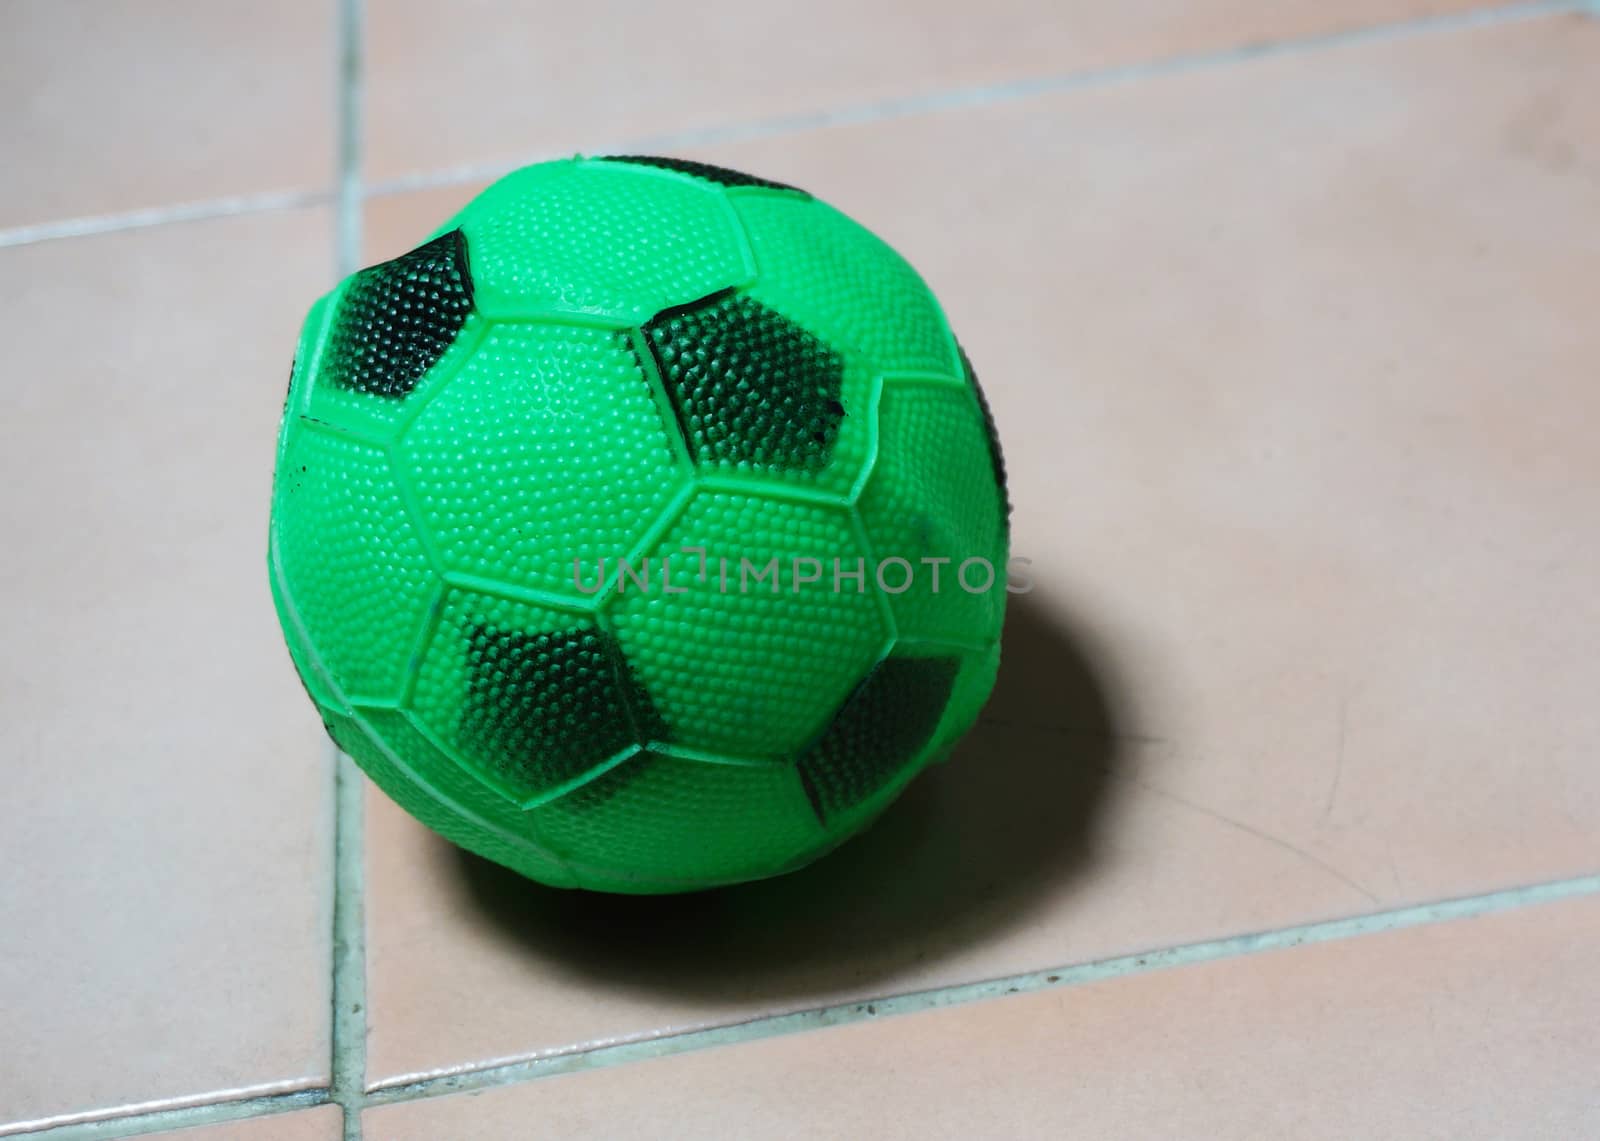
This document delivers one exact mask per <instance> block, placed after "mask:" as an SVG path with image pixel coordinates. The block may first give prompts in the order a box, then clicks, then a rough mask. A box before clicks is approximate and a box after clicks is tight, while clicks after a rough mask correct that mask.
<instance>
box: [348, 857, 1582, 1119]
mask: <svg viewBox="0 0 1600 1141" xmlns="http://www.w3.org/2000/svg"><path fill="white" fill-rule="evenodd" d="M1591 895H1600V875H1588V876H1578V877H1574V878H1571V879H1564V880H1555V881H1549V882H1545V883H1539V884H1532V885H1527V886H1524V887H1517V888H1508V889H1505V890H1502V891H1494V892H1488V893H1485V894H1482V895H1474V896H1465V897H1461V898H1457V899H1448V900H1441V901H1437V902H1434V903H1423V904H1412V905H1409V906H1406V907H1401V908H1395V909H1392V910H1388V911H1378V912H1370V913H1367V914H1364V915H1357V916H1351V917H1349V918H1344V919H1331V920H1323V921H1321V922H1316V923H1307V924H1300V925H1296V926H1293V927H1286V928H1280V929H1275V930H1268V931H1261V932H1253V933H1246V934H1241V935H1231V936H1226V937H1223V938H1218V939H1209V940H1203V941H1200V942H1196V943H1185V944H1180V945H1178V946H1174V947H1167V948H1160V949H1156V950H1151V951H1143V952H1135V953H1131V954H1126V955H1118V956H1115V957H1113V958H1108V959H1096V960H1091V961H1088V962H1082V963H1074V964H1070V965H1067V966H1062V967H1057V968H1053V969H1047V970H1039V971H1028V972H1026V973H1023V974H1018V975H1010V976H1006V977H1004V978H998V979H989V980H985V981H981V982H975V983H957V984H953V985H950V986H944V987H935V988H932V989H929V990H924V991H911V992H906V993H902V994H898V995H890V996H887V997H883V998H871V999H861V1000H858V1001H853V1002H848V1003H839V1004H836V1005H832V1006H825V1007H814V1008H812V1009H809V1010H800V1011H795V1012H792V1013H789V1014H780V1015H772V1016H767V1017H758V1018H753V1019H750V1020H748V1021H745V1022H737V1023H731V1024H728V1025H723V1026H712V1027H706V1028H704V1029H697V1030H688V1031H684V1032H681V1033H677V1034H668V1035H663V1036H659V1037H651V1038H642V1039H635V1040H631V1041H623V1042H616V1043H610V1044H605V1045H600V1046H596V1047H593V1048H589V1049H583V1048H579V1049H574V1050H566V1051H561V1052H557V1053H551V1054H546V1055H543V1056H540V1057H535V1058H528V1059H523V1060H519V1061H514V1062H506V1063H502V1064H499V1065H491V1066H484V1067H481V1068H475V1069H464V1070H459V1071H456V1072H454V1073H448V1074H438V1075H434V1076H430V1077H425V1078H420V1079H417V1080H414V1081H409V1082H399V1083H396V1084H391V1085H378V1086H376V1087H374V1088H373V1089H371V1090H370V1091H368V1093H367V1095H366V1104H367V1105H369V1106H381V1105H395V1104H403V1103H405V1102H409V1101H417V1100H421V1099H425V1098H433V1097H440V1096H444V1095H447V1094H453V1093H468V1092H473V1091H477V1090H484V1089H491V1088H495V1087H499V1086H508V1085H519V1084H521V1083H523V1082H526V1081H533V1080H538V1079H540V1078H545V1077H554V1076H556V1075H559V1074H567V1073H573V1072H578V1071H585V1070H595V1069H603V1068H606V1067H609V1066H615V1065H621V1064H625V1063H630V1062H638V1061H645V1060H647V1059H651V1058H660V1057H670V1056H674V1055H677V1054H685V1053H690V1052H693V1051H696V1050H703V1049H707V1048H710V1047H713V1046H726V1045H737V1044H741V1043H746V1042H754V1041H760V1040H762V1039H766V1038H776V1037H780V1036H782V1035H786V1034H793V1033H799V1032H802V1031H807V1030H818V1029H823V1028H825V1027H830V1026H843V1025H848V1024H850V1023H855V1022H862V1021H866V1020H868V1019H872V1018H877V1017H880V1016H887V1015H893V1014H910V1013H913V1012H917V1011H923V1010H935V1009H942V1008H945V1007H950V1006H958V1005H963V1004H966V1003H971V1002H977V1001H980V1000H984V999H990V998H998V997H1002V996H1005V995H1012V994H1026V993H1030V992H1038V991H1043V990H1051V989H1055V988H1064V987H1072V986H1082V985H1086V984H1089V983H1095V982H1101V981H1105V980H1109V979H1116V978H1121V977H1125V976H1130V975H1139V974H1145V973H1148V972H1151V971H1158V970H1165V969H1168V968H1174V967H1185V966H1195V965H1199V964H1203V963H1209V962H1215V961H1220V960H1224V959H1230V958H1238V957H1241V956H1245V955H1252V954H1258V953H1261V952H1265V951H1276V950H1289V949H1292V948H1295V947H1302V946H1310V945H1314V944H1317V943H1327V942H1333V941H1336V940H1341V939H1350V938H1355V937H1359V936H1363V935H1374V934H1382V933H1384V932H1390V931H1400V930H1405V929H1407V928H1415V927H1424V926H1429V925H1432V924H1438V923H1445V922H1451V921H1456V920H1464V919H1473V918H1477V917H1480V916H1485V915H1491V914H1495V913H1499V912H1505V911H1513V910H1517V909H1520V908H1524V907H1530V906H1536V905H1539V904H1545V903H1555V902H1559V901H1562V900H1568V899H1577V898H1581V897H1584V896H1591Z"/></svg>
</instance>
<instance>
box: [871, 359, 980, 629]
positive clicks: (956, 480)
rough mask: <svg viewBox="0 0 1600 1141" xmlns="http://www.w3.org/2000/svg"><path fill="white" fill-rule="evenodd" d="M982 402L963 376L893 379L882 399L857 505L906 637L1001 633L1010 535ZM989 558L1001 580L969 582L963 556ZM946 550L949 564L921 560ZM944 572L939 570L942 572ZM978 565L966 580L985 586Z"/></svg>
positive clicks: (943, 554)
mask: <svg viewBox="0 0 1600 1141" xmlns="http://www.w3.org/2000/svg"><path fill="white" fill-rule="evenodd" d="M994 470H995V469H994V465H993V462H992V460H991V458H990V451H989V441H988V436H987V434H986V433H985V431H984V426H983V417H982V414H981V413H980V411H979V409H978V406H977V401H976V400H975V399H974V397H973V395H972V393H971V392H970V391H969V390H967V389H966V388H965V387H964V386H962V385H959V384H956V383H953V382H952V383H949V384H945V383H940V382H928V381H920V380H917V381H906V380H900V379H896V378H890V379H889V380H888V381H887V382H886V383H885V384H884V387H883V393H882V395H881V397H880V398H879V403H878V456H877V460H876V462H875V464H874V466H873V469H872V473H871V475H870V476H869V477H868V479H867V481H866V484H865V485H864V486H863V488H862V491H861V496H860V498H859V500H858V501H857V503H856V509H857V510H858V511H859V512H860V514H861V520H862V523H863V524H864V525H865V527H866V531H867V536H868V538H869V540H870V541H871V543H872V547H873V554H874V555H875V556H876V557H877V558H878V559H879V560H880V561H882V560H888V559H903V560H905V562H906V563H907V564H909V568H910V574H909V575H908V574H907V573H906V571H905V570H903V569H902V568H900V567H895V568H893V569H886V571H885V575H884V577H885V580H886V582H887V583H888V584H889V585H890V586H891V587H893V588H898V587H899V586H900V585H901V584H902V582H903V581H906V580H907V579H908V578H909V583H910V585H909V587H908V588H907V589H905V590H904V591H902V592H899V593H891V595H890V598H889V605H890V607H891V609H893V611H894V615H895V623H896V625H897V627H898V629H899V633H900V636H901V637H902V638H908V639H912V638H914V639H928V640H934V641H946V642H953V643H955V644H957V645H978V644H980V643H983V642H986V641H988V640H989V639H992V638H994V637H996V636H998V634H999V630H1000V620H1001V616H1002V615H1003V614H1004V611H1005V561H1006V554H1007V551H1006V536H1005V525H1004V514H1003V511H1002V507H1001V503H1002V501H1001V491H1000V488H999V487H998V486H997V485H996V483H995V477H994ZM972 558H980V559H986V560H988V563H989V565H990V566H991V567H992V568H993V572H994V580H993V582H992V584H991V585H990V588H989V589H988V590H986V591H983V592H980V593H972V592H969V591H968V590H966V589H963V587H962V584H961V580H960V577H959V575H960V567H961V564H962V563H963V562H964V561H965V560H967V559H972ZM924 559H929V560H938V559H944V560H946V562H944V563H943V564H938V563H924V562H923V561H922V560H924ZM936 576H937V578H936ZM984 578H985V573H984V571H983V568H982V567H981V566H980V565H977V564H974V565H973V566H972V567H970V568H969V569H968V573H967V583H968V585H970V586H974V587H976V586H979V585H981V584H982V583H983V581H984Z"/></svg>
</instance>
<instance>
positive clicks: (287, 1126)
mask: <svg viewBox="0 0 1600 1141" xmlns="http://www.w3.org/2000/svg"><path fill="white" fill-rule="evenodd" d="M343 1135H344V1113H343V1111H341V1110H340V1109H339V1107H338V1106H336V1105H322V1106H318V1107H317V1108H316V1109H305V1110H300V1111H299V1112H296V1113H275V1114H273V1115H272V1116H270V1117H252V1118H248V1119H246V1120H244V1121H229V1122H227V1123H225V1124H222V1125H206V1126H196V1127H195V1128H192V1129H178V1130H174V1131H173V1132H171V1133H155V1134H151V1136H154V1137H170V1138H171V1139H172V1141H339V1138H340V1137H342V1136H343Z"/></svg>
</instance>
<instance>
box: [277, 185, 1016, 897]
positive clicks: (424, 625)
mask: <svg viewBox="0 0 1600 1141" xmlns="http://www.w3.org/2000/svg"><path fill="white" fill-rule="evenodd" d="M1004 483H1005V481H1004V470H1003V467H1002V465H1001V459H1000V450H999V445H998V443H997V442H996V439H995V435H994V430H993V426H992V423H991V422H990V420H989V414H988V409H987V406H986V404H985V403H984V401H983V398H982V395H981V393H980V391H979V389H978V384H977V380H976V378H975V377H974V376H973V373H972V369H971V367H970V365H969V364H968V362H967V360H966V357H965V355H964V354H963V353H962V351H961V350H960V348H959V347H958V346H957V343H956V340H955V338H954V337H953V336H952V334H951V332H950V330H949V328H948V326H947V325H946V323H945V319H944V317H943V315H942V313H941V312H940V309H939V305H938V303H937V302H936V301H935V299H934V297H933V295H932V294H931V293H930V292H929V290H928V288H927V287H926V286H925V285H924V284H923V282H922V281H921V279H920V278H919V277H918V276H917V274H916V273H915V271H913V270H912V269H911V267H910V266H908V265H907V264H906V263H905V262H904V261H903V260H901V258H900V257H899V256H898V255H897V254H896V253H895V252H894V251H893V250H891V249H890V248H889V247H888V246H887V245H885V244H884V243H883V242H882V241H880V240H879V239H877V238H876V237H874V236H873V235H872V234H871V233H869V232H868V231H867V230H865V229H863V228H862V227H861V226H859V225H857V224H856V223H854V222H852V221H851V220H849V219H848V218H846V217H845V216H844V215H842V214H840V213H839V212H838V211H836V210H834V209H833V208H831V207H829V206H827V205H825V204H823V203H822V202H820V201H818V200H817V199H815V198H813V197H812V196H811V195H809V194H807V193H805V192H804V191H801V190H798V189H796V188H794V187H791V186H785V185H782V184H780V183H775V182H769V181H766V180H764V179H759V178H754V177H751V176H749V175H744V174H740V173H737V172H735V171H730V170H724V169H721V168H718V167H712V166H707V165H704V164H700V163H692V162H686V161H682V160H676V159H666V158H653V157H643V156H624V157H613V158H596V159H586V158H577V159H572V160H567V161H561V162H549V163H542V164H539V165H537V166H531V167H527V168H525V169H523V170H520V171H517V172H516V173H514V174H511V175H508V176H507V177H505V178H503V179H501V180H500V181H499V182H497V183H495V184H494V185H493V186H491V187H489V188H488V189H487V190H485V191H484V192H483V193H482V194H480V195H479V196H478V197H477V198H476V199H474V200H473V201H472V202H471V203H470V204H468V205H467V206H466V207H465V208H464V209H463V210H462V211H461V212H460V213H459V214H457V215H456V216H455V217H454V218H452V219H451V220H450V221H448V222H446V223H445V224H444V226H443V227H441V228H440V229H439V230H437V231H436V232H435V233H434V234H433V235H432V236H431V237H430V238H429V239H428V240H427V241H426V242H424V243H423V244H422V245H420V246H418V247H417V248H416V249H414V250H412V251H411V252H410V253H408V254H405V255H403V256H401V257H398V258H396V259H394V260H393V261H389V262H384V263H383V264H381V265H375V266H372V267H369V268H367V269H364V270H362V271H360V272H359V273H356V274H354V275H352V276H351V277H349V278H348V279H346V280H345V281H344V282H343V283H341V284H340V285H339V286H337V287H336V288H335V289H334V290H333V291H332V292H331V293H329V294H328V295H327V296H326V297H324V298H322V299H321V300H319V301H318V302H317V303H316V304H315V305H314V306H312V309H311V312H310V315H309V316H308V317H307V318H306V322H305V326H304V329H303V331H302V333H301V336H300V343H299V348H298V351H297V353H296V356H295V363H294V365H293V367H292V369H291V376H290V382H289V395H288V402H287V405H286V407H285V410H284V417H283V427H282V431H281V433H280V436H279V442H278V453H277V472H276V476H275V480H274V487H273V498H272V518H271V525H270V540H269V556H268V561H269V566H270V573H271V579H272V590H273V598H274V601H275V602H276V605H277V609H278V615H279V618H280V620H281V622H282V625H283V630H284V634H285V637H286V639H287V641H288V645H289V650H290V654H291V656H292V658H293V660H294V664H295V666H296V668H297V670H298V671H299V674H300V678H301V680H302V681H303V682H304V684H305V687H306V690H307V691H308V692H309V694H310V695H311V698H312V700H313V701H315V702H316V704H317V707H318V709H319V710H320V712H321V714H322V717H323V720H324V722H325V723H326V725H327V727H328V730H329V732H330V734H331V735H332V736H333V739H334V741H335V742H336V743H337V744H338V745H339V747H340V748H342V749H343V750H344V751H345V752H346V753H348V754H349V755H350V756H351V757H353V758H354V759H355V761H356V762H357V763H358V764H359V765H360V766H361V767H362V769H363V770H365V772H366V773H367V774H368V775H369V776H370V777H371V778H372V779H373V780H374V781H375V782H376V783H377V784H378V785H379V786H380V787H381V788H383V790H384V791H385V792H387V793H388V794H389V795H390V796H391V797H393V798H394V799H395V800H396V801H397V802H399V804H400V805H402V806H403V807H404V808H405V809H406V810H407V811H409V812H411V813H412V814H413V815H414V816H416V817H417V818H418V819H420V820H421V821H422V822H424V823H425V824H427V825H428V826H430V827H431V828H433V829H434V830H436V831H437V832H439V833H441V834H443V835H444V836H445V837H447V838H449V839H450V840H452V841H454V842H455V843H457V844H459V845H461V846H463V847H465V848H468V849H471V850H472V851H475V852H477V853H479V854H481V855H483V856H485V857H487V858H488V859H491V860H494V861H496V862H498V863H501V864H504V865H506V866H507V867H510V868H513V869H515V870H517V871H518V872H521V873H522V874H524V875H526V876H529V877H531V878H533V879H535V880H539V881H542V882H544V883H548V884H553V885H557V886H565V887H583V888H590V889H595V890H603V891H618V892H671V891H685V890H692V889H698V888H704V887H710V886H715V885H718V884H726V883H734V882H738V881H742V880H749V879H755V878H759V877H763V876H768V875H774V874H777V873H780V872H784V871H788V870H791V869H794V868H798V867H800V866H802V865H804V864H806V863H807V862H809V861H811V860H813V859H815V858H816V857H817V856H819V855H820V854H822V853H823V852H825V851H826V850H828V849H829V848H831V847H832V846H834V845H835V844H837V843H839V842H840V841H841V840H843V839H844V838H845V837H847V836H849V835H850V834H851V833H853V832H855V831H857V830H859V829H860V828H862V827H863V826H865V825H866V824H867V823H868V822H869V821H870V820H871V819H872V818H873V817H874V816H875V815H876V814H877V813H879V812H880V811H881V810H882V809H883V808H884V807H885V806H886V805H887V804H888V803H889V802H890V801H891V800H893V799H894V797H895V796H896V795H897V794H898V793H899V792H900V790H901V789H902V788H904V786H905V785H906V784H907V782H909V781H910V780H911V779H912V777H913V776H915V775H916V773H917V772H918V771H919V770H920V769H921V768H922V767H923V766H924V765H925V764H926V763H928V762H929V761H930V760H933V759H937V758H940V757H942V756H943V755H944V754H945V753H947V752H948V750H949V749H950V747H951V746H952V745H953V743H954V742H955V740H956V739H957V738H958V737H959V736H960V735H961V734H962V733H964V732H965V731H966V730H967V729H968V728H970V727H971V725H972V724H973V722H974V721H975V720H976V718H977V714H978V710H979V709H980V707H981V706H982V704H983V702H984V700H985V699H986V698H987V696H988V693H989V690H990V688H991V687H992V685H993V682H994V676H995V670H996V667H997V665H998V662H999V637H1000V625H1001V619H1002V615H1003V612H1004V607H1005V568H1006V558H1007V504H1006V496H1005V488H1004Z"/></svg>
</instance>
